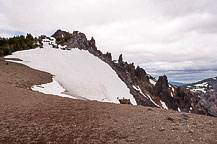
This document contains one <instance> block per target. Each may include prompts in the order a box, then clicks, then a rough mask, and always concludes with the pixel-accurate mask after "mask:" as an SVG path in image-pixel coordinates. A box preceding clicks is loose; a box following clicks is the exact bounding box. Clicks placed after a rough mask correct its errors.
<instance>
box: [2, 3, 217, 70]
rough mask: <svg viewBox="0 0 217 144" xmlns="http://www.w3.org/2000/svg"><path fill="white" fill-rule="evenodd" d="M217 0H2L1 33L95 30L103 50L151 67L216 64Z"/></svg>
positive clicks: (176, 67) (188, 67) (92, 31)
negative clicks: (122, 55) (121, 54)
mask: <svg viewBox="0 0 217 144" xmlns="http://www.w3.org/2000/svg"><path fill="white" fill-rule="evenodd" d="M216 5H217V1H216V0H133V1H132V0H119V1H115V0H91V1H90V0H73V1H72V0H62V1H58V0H37V1H33V0H31V1H30V0H19V1H18V0H1V1H0V21H1V23H0V35H1V36H3V33H4V35H5V32H7V31H10V32H11V31H14V32H15V31H21V32H24V33H27V32H30V33H33V34H34V35H39V34H48V35H50V34H51V33H52V32H54V31H55V30H57V29H63V30H67V31H73V30H79V31H81V32H84V33H86V34H87V36H88V38H90V37H91V36H94V38H95V39H96V42H97V46H98V48H99V49H101V50H102V51H104V52H105V51H110V52H112V53H113V55H114V57H115V58H116V57H117V56H118V55H119V54H120V53H123V54H124V58H125V60H128V61H134V62H136V63H144V65H146V67H147V69H151V68H153V69H159V70H161V69H163V70H165V69H170V70H177V69H178V70H181V69H182V70H184V69H185V70H186V69H205V68H206V69H214V68H215V67H216V63H213V61H217V58H216V56H215V55H216V53H217V49H216V47H217V27H216V25H217V9H216Z"/></svg>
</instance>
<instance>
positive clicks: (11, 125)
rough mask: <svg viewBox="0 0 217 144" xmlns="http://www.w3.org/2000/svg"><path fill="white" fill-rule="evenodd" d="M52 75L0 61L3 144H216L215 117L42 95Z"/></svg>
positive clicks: (0, 129)
mask: <svg viewBox="0 0 217 144" xmlns="http://www.w3.org/2000/svg"><path fill="white" fill-rule="evenodd" d="M51 77H52V76H51V75H50V74H48V73H45V72H40V71H37V70H33V69H31V68H28V67H26V66H24V65H21V64H16V63H10V62H5V61H4V60H3V59H2V58H0V143H88V144H90V143H139V144H140V143H150V144H153V143H172V144H174V143H183V144H185V143H186V144H189V143H195V144H204V143H208V144H209V143H210V144H216V143H217V118H214V117H208V116H202V115H195V114H188V113H179V112H176V111H171V110H168V111H166V110H161V109H157V108H149V107H142V106H131V105H118V104H111V103H101V102H96V101H82V100H73V99H68V98H61V97H57V96H52V95H44V94H41V93H38V92H33V91H31V90H30V89H29V88H30V87H31V86H32V85H35V84H41V83H47V82H50V81H51Z"/></svg>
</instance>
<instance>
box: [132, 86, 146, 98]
mask: <svg viewBox="0 0 217 144" xmlns="http://www.w3.org/2000/svg"><path fill="white" fill-rule="evenodd" d="M133 88H134V89H135V90H137V91H139V93H140V94H141V95H143V96H144V97H146V98H147V96H146V95H145V94H144V93H143V92H142V90H141V89H140V87H139V86H138V87H137V86H135V85H133Z"/></svg>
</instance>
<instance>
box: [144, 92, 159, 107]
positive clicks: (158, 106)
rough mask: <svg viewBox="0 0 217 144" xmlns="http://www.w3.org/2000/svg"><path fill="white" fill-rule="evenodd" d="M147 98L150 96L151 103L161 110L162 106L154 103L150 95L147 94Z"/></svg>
mask: <svg viewBox="0 0 217 144" xmlns="http://www.w3.org/2000/svg"><path fill="white" fill-rule="evenodd" d="M147 96H148V98H149V99H150V101H151V102H152V103H153V104H154V105H155V106H157V107H159V108H160V106H159V105H158V104H156V103H155V102H154V101H153V99H152V98H151V96H150V95H148V94H147Z"/></svg>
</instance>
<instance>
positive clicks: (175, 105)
mask: <svg viewBox="0 0 217 144" xmlns="http://www.w3.org/2000/svg"><path fill="white" fill-rule="evenodd" d="M62 36H67V37H70V38H69V39H68V40H67V41H64V45H67V49H72V48H79V49H82V50H88V51H89V52H90V53H91V54H93V55H94V56H96V57H98V58H100V59H101V60H102V61H104V62H106V63H107V64H109V65H110V66H111V68H112V69H113V70H114V71H115V72H116V73H117V75H118V76H119V78H120V79H121V80H122V81H123V82H124V83H125V84H126V85H127V87H128V88H129V89H130V93H131V94H132V95H133V96H134V98H135V100H136V102H137V104H138V105H143V106H151V107H163V106H162V102H164V103H165V104H166V106H167V107H168V108H169V109H173V110H178V109H179V110H181V111H185V112H193V113H198V114H207V109H205V108H204V107H203V106H202V105H201V104H200V103H199V102H198V101H197V100H195V98H194V97H193V95H192V93H191V92H190V91H189V90H187V89H185V88H181V87H176V86H173V85H171V84H168V80H167V77H166V76H160V77H159V79H158V81H157V82H155V81H156V80H155V79H154V78H153V77H151V76H150V75H148V74H147V73H146V72H145V70H144V69H143V68H140V67H135V66H134V64H133V63H130V64H128V63H127V62H124V61H123V55H122V54H121V55H120V56H119V59H118V63H116V62H115V61H113V60H112V55H111V53H108V52H107V53H106V54H103V53H102V52H101V51H100V50H97V47H96V45H95V40H94V38H93V37H92V38H91V40H87V38H86V36H85V34H83V33H81V32H78V31H75V32H73V34H69V33H67V32H64V31H57V32H56V33H55V34H54V35H53V37H55V38H56V39H65V37H62ZM151 81H152V83H151ZM154 83H156V84H154ZM124 102H126V100H125V101H124Z"/></svg>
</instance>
